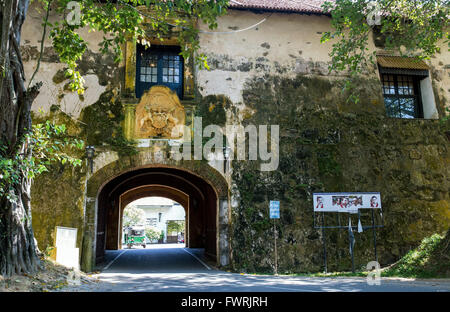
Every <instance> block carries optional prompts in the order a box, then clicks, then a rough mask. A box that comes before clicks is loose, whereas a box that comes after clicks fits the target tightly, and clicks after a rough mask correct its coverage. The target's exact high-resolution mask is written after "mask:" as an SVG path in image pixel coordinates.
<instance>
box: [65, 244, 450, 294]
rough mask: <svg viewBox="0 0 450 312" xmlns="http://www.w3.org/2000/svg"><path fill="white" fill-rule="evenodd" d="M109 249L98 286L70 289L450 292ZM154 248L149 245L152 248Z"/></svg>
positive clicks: (442, 287) (176, 248) (196, 254)
mask: <svg viewBox="0 0 450 312" xmlns="http://www.w3.org/2000/svg"><path fill="white" fill-rule="evenodd" d="M162 246H163V248H160V247H161V245H159V246H152V245H150V246H147V248H146V249H143V248H142V247H139V248H134V249H122V250H117V251H108V252H107V255H106V261H105V263H104V264H103V266H102V268H100V269H101V273H100V274H98V275H96V277H97V278H98V279H99V280H100V281H101V283H98V284H96V285H81V286H78V287H69V288H67V289H66V291H89V292H92V291H94V292H95V291H97V292H108V291H114V292H166V291H169V292H179V291H182V292H367V291H369V292H449V291H450V281H449V280H442V281H439V280H438V281H435V280H430V281H413V280H394V279H384V278H382V279H381V285H368V283H367V281H366V279H365V278H344V277H340V278H330V277H326V278H317V277H296V276H270V275H249V274H238V273H229V272H224V271H219V270H216V269H214V268H212V267H210V266H209V265H208V264H207V263H206V261H204V260H203V257H202V251H201V250H200V249H188V248H184V246H183V245H181V244H173V245H162ZM149 247H150V248H149Z"/></svg>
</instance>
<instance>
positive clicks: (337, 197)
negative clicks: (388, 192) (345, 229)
mask: <svg viewBox="0 0 450 312" xmlns="http://www.w3.org/2000/svg"><path fill="white" fill-rule="evenodd" d="M313 204H314V212H347V213H357V212H358V209H381V196H380V193H376V192H367V193H360V192H355V193H314V194H313Z"/></svg>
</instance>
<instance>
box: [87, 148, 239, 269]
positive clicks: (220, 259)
mask: <svg viewBox="0 0 450 312" xmlns="http://www.w3.org/2000/svg"><path fill="white" fill-rule="evenodd" d="M105 160H106V159H105ZM96 165H97V166H98V167H97V168H94V173H93V174H92V175H91V176H90V177H88V179H87V182H86V197H85V202H84V212H83V214H84V220H85V222H84V228H83V242H82V250H81V268H82V270H83V271H85V272H91V271H93V270H94V269H95V264H96V262H98V261H101V260H102V257H103V254H104V250H105V249H106V246H107V244H108V247H113V249H114V248H118V244H119V242H120V241H119V238H118V236H119V235H118V234H117V233H118V231H119V229H120V223H119V222H118V221H119V220H120V215H119V212H120V205H121V204H122V207H125V205H126V202H127V201H132V200H134V199H138V198H142V197H147V196H150V195H152V196H153V195H154V196H163V197H168V198H171V199H173V200H175V201H177V202H179V203H180V204H181V205H183V207H185V209H186V210H187V211H186V212H187V214H186V218H187V219H188V218H190V220H189V224H190V225H191V228H190V233H188V235H191V237H190V238H189V244H190V247H194V246H199V247H203V248H205V251H206V253H207V255H208V256H210V257H212V258H216V261H217V262H216V263H217V264H218V265H221V266H224V265H228V264H229V263H230V255H231V249H230V243H229V222H230V221H231V212H230V209H229V188H228V183H227V181H226V179H225V177H224V176H223V175H222V174H221V173H220V172H218V171H217V170H215V169H214V168H212V167H211V166H209V165H208V164H207V163H206V162H204V161H198V160H181V161H175V160H172V159H170V158H168V159H163V161H162V162H158V163H155V162H154V157H153V154H152V151H141V152H140V153H139V154H137V155H134V156H129V157H124V158H118V159H116V160H114V161H112V162H109V163H106V164H105V163H103V164H102V163H100V161H97V160H96ZM183 196H184V198H185V199H184V202H183V199H182V197H183ZM186 196H187V198H188V199H186ZM186 200H188V205H186ZM124 204H125V205H124ZM186 207H187V208H186ZM194 207H197V209H194ZM187 221H188V220H187ZM194 223H195V224H196V225H195V226H194ZM114 236H116V238H114ZM213 237H214V239H213ZM114 246H116V247H114Z"/></svg>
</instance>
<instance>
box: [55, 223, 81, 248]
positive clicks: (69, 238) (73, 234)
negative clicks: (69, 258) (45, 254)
mask: <svg viewBox="0 0 450 312" xmlns="http://www.w3.org/2000/svg"><path fill="white" fill-rule="evenodd" d="M76 244H77V229H76V228H68V227H63V226H57V227H56V247H63V248H75V247H76Z"/></svg>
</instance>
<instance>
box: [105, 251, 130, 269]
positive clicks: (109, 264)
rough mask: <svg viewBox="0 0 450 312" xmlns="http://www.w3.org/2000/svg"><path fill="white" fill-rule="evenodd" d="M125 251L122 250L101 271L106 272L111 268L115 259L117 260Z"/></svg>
mask: <svg viewBox="0 0 450 312" xmlns="http://www.w3.org/2000/svg"><path fill="white" fill-rule="evenodd" d="M125 251H127V250H126V249H124V250H123V251H122V252H121V253H120V254H118V255H117V257H115V258H114V259H113V260H112V261H111V262H110V263H108V265H107V266H105V267H104V268H103V270H102V271H105V270H108V268H109V267H110V266H111V264H113V262H114V261H116V260H117V258H119V257H120V256H121V255H122V254H123V253H124V252H125Z"/></svg>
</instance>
